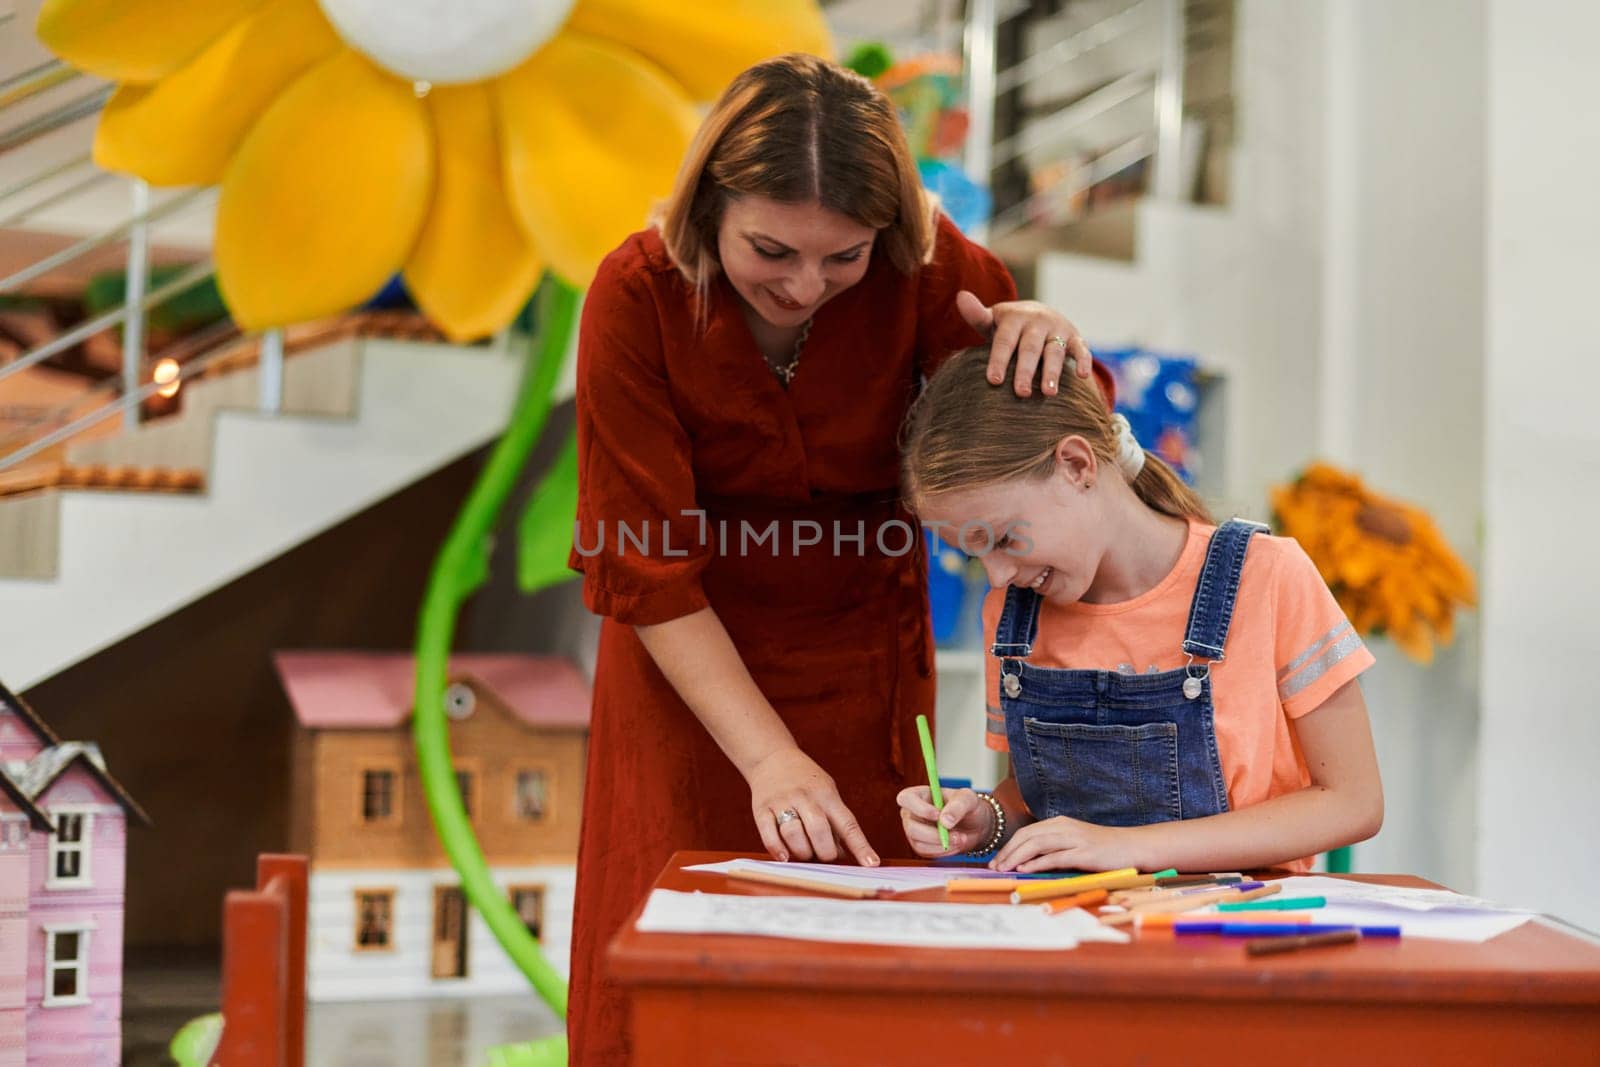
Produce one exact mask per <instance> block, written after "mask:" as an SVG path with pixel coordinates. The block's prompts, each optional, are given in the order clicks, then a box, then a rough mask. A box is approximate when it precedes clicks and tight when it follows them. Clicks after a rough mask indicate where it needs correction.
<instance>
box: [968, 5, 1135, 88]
mask: <svg viewBox="0 0 1600 1067" xmlns="http://www.w3.org/2000/svg"><path fill="white" fill-rule="evenodd" d="M1150 7H1151V4H1150V0H1139V2H1138V3H1136V4H1133V5H1132V6H1130V7H1127V8H1124V9H1123V10H1121V11H1119V12H1117V13H1116V14H1115V15H1110V16H1107V17H1106V18H1103V19H1101V20H1100V21H1099V22H1096V23H1095V24H1094V25H1092V26H1087V27H1085V28H1084V29H1081V30H1079V31H1078V32H1077V33H1075V34H1073V35H1072V36H1071V37H1068V38H1067V39H1066V40H1064V41H1057V42H1056V43H1055V44H1053V45H1051V46H1050V47H1049V48H1044V49H1041V50H1039V51H1037V52H1035V53H1034V54H1033V55H1031V56H1029V57H1028V58H1027V59H1024V60H1023V61H1022V62H1021V63H1018V64H1016V65H1015V66H1011V67H1007V68H1006V69H1005V70H1002V71H1000V72H999V73H998V74H996V75H995V84H994V90H995V93H996V95H998V94H1000V93H1006V92H1010V91H1011V90H1012V89H1016V88H1018V87H1020V86H1023V85H1026V84H1027V83H1028V82H1031V81H1033V80H1034V79H1035V78H1038V77H1040V76H1041V75H1044V74H1047V73H1049V72H1050V71H1053V70H1059V69H1060V67H1061V65H1062V64H1063V63H1070V62H1072V61H1073V60H1074V59H1077V58H1078V57H1079V56H1081V55H1084V54H1086V53H1088V52H1092V51H1094V50H1095V49H1096V48H1099V47H1100V46H1101V45H1104V44H1109V43H1110V42H1112V41H1114V40H1116V39H1117V38H1118V37H1121V36H1122V35H1123V34H1125V33H1127V32H1128V31H1129V30H1132V29H1134V28H1135V27H1136V26H1138V24H1139V23H1140V22H1142V21H1143V20H1145V19H1147V18H1149V16H1150V10H1149V9H1150Z"/></svg>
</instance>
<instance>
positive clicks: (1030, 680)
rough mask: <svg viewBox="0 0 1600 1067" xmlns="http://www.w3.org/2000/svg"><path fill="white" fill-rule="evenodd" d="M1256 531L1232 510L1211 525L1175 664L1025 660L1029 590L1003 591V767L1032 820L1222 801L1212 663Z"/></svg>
mask: <svg viewBox="0 0 1600 1067" xmlns="http://www.w3.org/2000/svg"><path fill="white" fill-rule="evenodd" d="M1265 530H1266V527H1265V526H1262V525H1260V524H1259V523H1253V522H1246V521H1244V520H1241V519H1233V520H1231V521H1229V522H1226V523H1223V524H1222V525H1221V526H1219V527H1218V528H1217V530H1216V533H1214V534H1213V535H1212V537H1211V544H1210V546H1209V547H1208V548H1207V549H1206V561H1205V566H1204V567H1203V568H1202V569H1201V571H1200V581H1199V582H1198V583H1197V584H1196V586H1195V591H1194V600H1193V602H1192V603H1191V604H1190V606H1189V628H1188V634H1187V636H1186V638H1185V640H1184V642H1183V650H1184V651H1185V652H1186V653H1188V654H1189V662H1188V664H1187V665H1185V666H1184V667H1181V668H1179V669H1177V670H1171V671H1163V672H1161V673H1159V674H1119V673H1118V672H1116V671H1092V670H1057V669H1051V668H1046V667H1034V666H1031V665H1029V664H1027V663H1024V662H1023V660H1024V659H1025V658H1027V656H1028V655H1029V654H1030V653H1032V651H1033V637H1034V633H1035V632H1036V630H1037V628H1038V622H1039V603H1040V598H1039V594H1037V593H1035V592H1034V591H1033V590H1032V589H1026V588H1018V587H1015V586H1013V587H1012V588H1011V589H1009V590H1008V591H1007V592H1006V603H1005V609H1004V610H1003V611H1002V612H1001V613H1000V625H999V628H998V630H997V631H996V633H995V644H994V648H993V649H992V652H993V654H994V655H996V656H998V657H1000V682H1001V685H1000V690H1001V692H1000V707H1001V708H1002V709H1003V710H1004V711H1005V716H1006V739H1007V741H1008V742H1009V743H1010V747H1011V765H1012V770H1013V773H1014V774H1015V775H1016V778H1017V785H1018V786H1019V787H1020V788H1021V790H1022V799H1023V800H1025V801H1027V803H1028V810H1029V811H1031V812H1032V813H1033V815H1034V817H1035V818H1037V819H1049V818H1053V817H1055V816H1057V815H1066V816H1070V817H1071V818H1074V819H1081V820H1082V821H1084V822H1089V823H1095V824H1096V825H1099V826H1142V825H1144V824H1145V823H1153V822H1167V821H1170V820H1175V819H1195V818H1199V817H1201V816H1204V815H1216V814H1218V813H1219V812H1224V811H1227V810H1228V791H1227V787H1226V783H1224V781H1223V779H1222V764H1221V761H1220V760H1219V759H1218V757H1217V734H1216V729H1215V726H1214V723H1213V708H1212V704H1211V664H1213V663H1221V662H1222V656H1223V648H1224V646H1225V645H1226V644H1227V641H1228V624H1229V623H1230V622H1231V621H1232V619H1233V603H1234V598H1235V597H1236V596H1237V595H1238V592H1239V575H1240V573H1241V572H1242V571H1243V569H1244V556H1245V552H1246V550H1247V549H1248V548H1249V546H1250V538H1251V537H1252V536H1253V535H1255V534H1257V533H1260V532H1264V531H1265ZM1197 659H1199V660H1204V661H1205V662H1203V663H1200V664H1198V665H1197V664H1196V660H1197Z"/></svg>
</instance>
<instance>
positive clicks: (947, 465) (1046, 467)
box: [902, 348, 1212, 523]
mask: <svg viewBox="0 0 1600 1067" xmlns="http://www.w3.org/2000/svg"><path fill="white" fill-rule="evenodd" d="M988 369H989V350H988V349H987V348H969V349H967V350H966V351H965V352H961V353H958V354H957V355H955V356H952V357H951V358H950V359H949V361H948V362H946V363H945V364H944V366H942V367H940V368H939V370H938V371H937V372H936V373H935V374H934V375H933V377H932V378H931V379H930V380H929V381H928V385H927V388H925V389H924V390H923V391H922V395H921V396H920V397H918V398H917V401H916V403H915V404H914V405H913V406H912V408H911V413H910V414H909V415H908V416H907V417H906V424H905V432H904V437H903V441H902V445H903V447H902V455H903V456H904V460H903V463H904V469H903V472H902V473H903V477H904V481H905V494H906V500H907V503H908V504H909V505H910V506H911V508H912V509H913V510H917V509H918V508H919V507H920V505H921V504H922V503H924V502H926V501H927V499H928V498H929V497H932V496H936V495H938V494H940V493H948V492H952V491H955V490H958V489H971V488H975V487H977V486H981V485H992V484H995V483H997V482H1006V481H1011V480H1013V479H1016V478H1035V479H1042V478H1045V477H1048V476H1049V475H1050V473H1051V472H1052V471H1054V470H1055V464H1056V446H1057V445H1058V444H1059V443H1060V442H1061V439H1062V438H1064V437H1070V436H1072V435H1074V434H1075V435H1077V436H1079V437H1082V438H1083V439H1084V440H1085V441H1087V442H1088V444H1089V447H1090V448H1092V449H1094V454H1095V455H1096V456H1097V457H1099V459H1100V462H1101V464H1102V465H1103V466H1104V467H1105V469H1106V470H1108V471H1116V472H1117V474H1118V475H1121V474H1122V469H1121V467H1120V466H1118V463H1117V454H1118V444H1119V442H1118V439H1117V429H1116V427H1115V425H1114V424H1113V423H1112V421H1111V412H1110V411H1108V410H1106V404H1105V399H1104V398H1103V397H1102V395H1101V393H1100V388H1099V386H1097V385H1096V384H1095V383H1094V381H1093V379H1087V378H1080V377H1078V376H1077V375H1076V374H1072V373H1068V374H1065V375H1063V376H1062V379H1061V389H1060V391H1059V392H1058V393H1057V394H1056V395H1055V396H1045V395H1044V393H1043V391H1042V390H1040V388H1039V380H1038V377H1037V376H1035V379H1034V383H1033V392H1032V393H1031V394H1030V395H1028V396H1018V395H1017V394H1016V392H1015V390H1013V389H1012V387H1011V384H1010V382H1009V380H1008V381H1007V382H1006V383H1005V384H1003V385H990V384H989V377H988ZM1130 484H1131V485H1132V488H1133V491H1134V492H1135V493H1136V494H1138V496H1139V499H1140V500H1142V501H1144V503H1145V504H1146V505H1147V506H1149V507H1151V508H1154V509H1155V510H1156V511H1159V512H1162V513H1164V514H1167V515H1173V516H1176V517H1178V518H1193V519H1198V520H1200V521H1201V522H1205V523H1210V522H1211V521H1212V519H1211V514H1210V512H1209V511H1207V510H1206V506H1205V505H1204V504H1203V503H1201V501H1200V498H1199V497H1198V496H1196V495H1195V492H1194V490H1193V489H1190V488H1189V487H1188V486H1187V485H1185V484H1184V483H1183V480H1182V479H1180V478H1179V477H1178V476H1177V475H1176V474H1174V473H1173V471H1172V468H1171V467H1168V466H1167V465H1166V464H1165V463H1163V462H1162V461H1161V459H1160V458H1159V457H1158V456H1156V455H1155V454H1154V453H1152V452H1149V451H1146V452H1145V454H1144V466H1143V467H1142V468H1141V469H1140V471H1139V475H1138V477H1136V478H1134V479H1133V481H1132V482H1131V483H1130Z"/></svg>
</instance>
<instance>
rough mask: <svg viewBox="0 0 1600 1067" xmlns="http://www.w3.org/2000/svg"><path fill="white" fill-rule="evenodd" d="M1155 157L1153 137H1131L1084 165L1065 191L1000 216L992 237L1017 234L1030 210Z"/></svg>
mask: <svg viewBox="0 0 1600 1067" xmlns="http://www.w3.org/2000/svg"><path fill="white" fill-rule="evenodd" d="M1155 153H1156V139H1155V135H1154V134H1151V133H1141V134H1138V135H1137V136H1134V137H1130V138H1129V139H1128V140H1126V141H1124V142H1122V143H1121V144H1119V145H1117V146H1116V147H1115V148H1112V149H1110V150H1108V151H1106V152H1102V153H1101V154H1100V155H1098V156H1096V157H1095V158H1094V159H1092V160H1090V161H1089V162H1088V163H1086V164H1084V166H1083V167H1082V168H1080V170H1079V171H1077V172H1075V173H1074V174H1073V176H1072V177H1071V178H1070V179H1069V180H1068V181H1067V183H1066V188H1065V189H1058V188H1050V189H1046V190H1043V191H1042V192H1038V193H1035V194H1033V195H1032V196H1030V197H1028V198H1027V199H1026V200H1023V201H1022V202H1020V203H1017V204H1013V205H1012V206H1011V207H1009V208H1007V209H1006V210H1004V211H1002V212H1000V213H999V214H998V215H996V216H995V217H994V218H993V219H991V220H990V221H989V225H990V227H991V233H992V234H993V235H994V236H996V237H1000V236H1004V235H1005V234H1008V233H1013V232H1015V231H1017V230H1020V229H1022V227H1023V226H1026V225H1027V224H1028V221H1029V220H1028V212H1029V210H1030V209H1032V208H1033V207H1035V206H1037V205H1039V204H1046V203H1049V202H1050V201H1052V200H1059V199H1062V198H1065V197H1073V196H1077V195H1078V194H1079V193H1081V192H1083V191H1084V190H1086V189H1092V188H1093V187H1094V186H1096V185H1099V184H1100V183H1101V182H1103V181H1105V180H1106V179H1107V178H1110V177H1112V176H1113V175H1115V174H1119V173H1121V172H1122V171H1124V170H1126V169H1127V168H1129V167H1131V166H1133V165H1134V164H1135V163H1137V162H1139V161H1140V160H1143V159H1149V158H1150V157H1151V156H1153V155H1155Z"/></svg>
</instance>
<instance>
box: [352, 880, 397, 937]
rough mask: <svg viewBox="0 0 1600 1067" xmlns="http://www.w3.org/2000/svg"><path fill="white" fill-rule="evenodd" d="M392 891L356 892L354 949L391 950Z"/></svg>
mask: <svg viewBox="0 0 1600 1067" xmlns="http://www.w3.org/2000/svg"><path fill="white" fill-rule="evenodd" d="M393 923H394V890H392V889H362V890H357V891H356V948H357V949H358V950H363V951H372V950H374V949H386V948H393V947H394V942H393V940H392V938H393V936H394V925H393Z"/></svg>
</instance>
